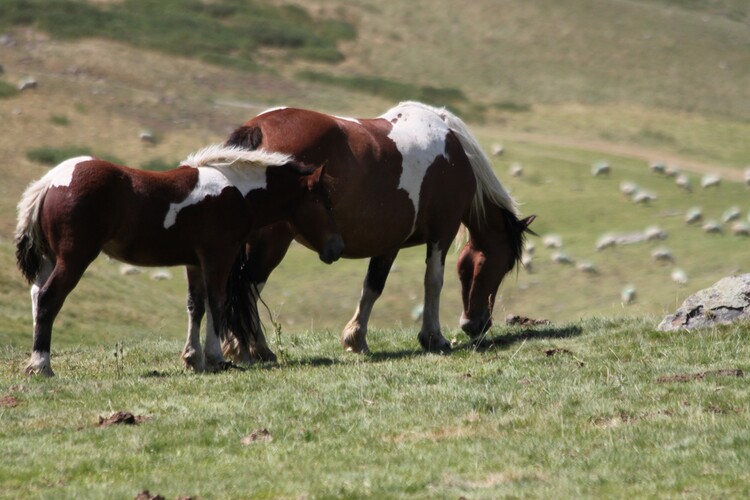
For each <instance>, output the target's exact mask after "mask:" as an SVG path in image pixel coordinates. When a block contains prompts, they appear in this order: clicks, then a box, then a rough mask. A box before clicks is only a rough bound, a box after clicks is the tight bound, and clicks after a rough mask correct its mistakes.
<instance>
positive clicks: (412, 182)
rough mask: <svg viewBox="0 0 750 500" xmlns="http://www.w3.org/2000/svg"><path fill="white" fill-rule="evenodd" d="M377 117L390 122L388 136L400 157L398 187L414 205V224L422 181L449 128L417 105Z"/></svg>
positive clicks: (442, 153) (442, 149)
mask: <svg viewBox="0 0 750 500" xmlns="http://www.w3.org/2000/svg"><path fill="white" fill-rule="evenodd" d="M381 118H384V119H386V120H388V121H390V122H391V123H392V124H393V128H392V129H391V132H390V133H389V134H388V138H390V139H391V140H392V141H393V142H394V143H395V144H396V148H397V149H398V151H399V153H401V156H402V158H403V159H402V170H401V179H400V180H399V184H398V187H399V189H403V190H404V191H406V193H407V194H408V195H409V199H410V200H411V201H412V203H413V204H414V221H415V223H416V218H417V211H418V210H419V193H420V191H421V189H422V181H423V180H424V177H425V175H426V174H427V169H429V168H430V165H432V164H433V163H434V162H435V160H436V159H437V158H438V157H440V156H445V138H446V136H447V135H448V132H450V130H449V129H448V126H447V125H446V124H445V123H444V122H443V120H441V119H440V117H439V116H438V115H437V114H436V113H435V112H433V111H430V110H428V109H424V108H420V107H412V106H408V105H407V106H396V107H395V108H393V109H391V110H389V111H388V112H387V113H386V114H384V115H383V116H381ZM394 121H395V123H394Z"/></svg>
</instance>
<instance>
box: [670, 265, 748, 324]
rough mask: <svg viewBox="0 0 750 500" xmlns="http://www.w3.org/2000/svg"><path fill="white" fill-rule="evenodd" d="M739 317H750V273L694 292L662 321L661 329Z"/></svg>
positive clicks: (734, 320)
mask: <svg viewBox="0 0 750 500" xmlns="http://www.w3.org/2000/svg"><path fill="white" fill-rule="evenodd" d="M737 321H750V274H743V275H739V276H729V277H727V278H723V279H721V280H719V281H718V282H716V283H715V284H714V285H713V286H711V287H709V288H706V289H704V290H701V291H699V292H697V293H695V294H693V295H691V296H690V297H688V298H687V299H685V302H683V303H682V305H681V306H680V308H679V309H678V310H677V311H676V312H675V313H674V314H670V315H668V316H666V317H665V318H664V319H663V320H662V322H661V323H659V326H658V329H659V330H660V331H662V332H669V331H675V330H683V329H685V330H692V329H695V328H710V327H712V326H715V325H720V324H728V323H734V322H737Z"/></svg>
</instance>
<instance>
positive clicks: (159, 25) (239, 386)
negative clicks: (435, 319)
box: [0, 0, 750, 498]
mask: <svg viewBox="0 0 750 500" xmlns="http://www.w3.org/2000/svg"><path fill="white" fill-rule="evenodd" d="M749 24H750V4H749V3H748V2H746V1H745V0H711V1H700V0H654V1H651V0H566V1H564V2H561V1H558V0H535V1H533V2H530V1H527V0H502V1H500V0H476V1H472V2H459V1H453V0H439V1H437V0H411V1H408V2H403V1H396V0H393V1H390V0H389V1H381V0H317V1H315V2H307V1H304V0H255V1H245V0H205V1H204V0H187V1H177V0H166V1H157V0H90V1H83V0H79V1H76V0H59V1H58V0H5V1H3V2H2V5H0V65H1V66H2V71H0V123H2V125H1V126H0V130H1V131H2V133H0V156H1V157H2V161H0V174H1V175H2V182H0V441H1V442H2V443H3V455H2V458H0V498H18V497H28V496H39V497H54V498H58V497H83V496H85V497H89V498H111V497H113V496H114V497H118V498H119V497H122V498H133V497H134V496H135V495H136V494H137V493H138V492H141V491H144V490H149V491H150V492H151V493H152V494H157V493H159V494H162V495H165V496H166V497H167V498H175V497H177V496H185V495H192V496H199V497H201V498H212V497H238V496H239V497H261V498H278V497H362V496H372V497H376V498H382V497H387V498H459V497H466V498H498V497H505V496H510V497H551V496H562V497H565V498H568V497H594V498H599V497H628V496H638V497H640V496H653V497H656V496H668V497H672V496H696V497H738V498H744V497H747V496H748V493H749V492H748V484H750V481H749V479H750V478H749V477H748V470H750V468H749V467H748V464H750V457H748V450H750V447H749V446H748V443H750V435H749V433H748V426H747V414H748V412H749V411H750V407H749V406H748V401H750V399H748V394H747V392H748V391H747V384H746V382H745V378H744V377H745V376H746V375H747V371H748V370H749V369H750V356H749V355H748V354H749V353H748V345H750V344H749V343H748V335H749V330H748V326H747V325H734V326H731V327H721V328H715V329H711V330H705V331H700V332H691V333H686V332H677V333H668V334H667V333H659V332H656V331H655V328H654V327H655V325H656V323H657V322H658V321H659V320H660V318H661V315H662V314H665V313H666V312H667V311H671V310H673V309H674V308H675V307H676V306H677V305H678V304H679V303H680V302H681V301H682V300H683V299H684V298H685V297H686V296H687V295H688V294H690V293H692V292H693V291H695V290H697V289H700V288H703V287H705V286H707V285H710V284H711V283H713V282H715V281H717V280H718V279H719V278H721V277H723V276H725V275H727V274H732V273H738V272H749V271H750V248H749V247H748V246H749V245H750V238H747V237H741V236H736V235H734V234H732V230H731V224H732V223H734V222H737V221H733V222H730V223H722V224H723V225H722V228H723V231H722V232H721V233H719V234H706V233H704V232H703V231H702V230H701V227H700V225H688V224H686V223H685V222H684V218H685V215H686V214H687V212H688V211H689V210H691V209H692V208H694V207H700V208H701V209H702V211H703V214H704V218H705V219H706V220H709V219H715V220H718V221H721V219H722V218H723V217H724V214H725V213H726V212H727V211H728V210H729V209H732V208H736V209H737V210H738V211H739V214H740V215H739V220H740V221H744V222H748V223H750V202H749V201H748V200H749V199H750V198H748V192H749V191H748V188H747V187H745V186H744V185H743V184H742V183H741V182H740V181H742V178H743V169H744V168H745V167H746V166H750V141H748V140H747V138H748V137H750V29H748V28H749ZM28 78H32V79H33V80H35V81H36V82H37V85H36V86H35V87H34V86H33V85H31V87H32V88H30V89H27V90H23V91H20V90H19V89H18V83H19V82H20V81H22V80H26V79H28ZM404 99H421V100H425V101H428V102H430V103H432V104H435V105H448V106H449V107H450V108H451V109H453V110H455V111H456V112H457V113H459V114H460V115H461V116H462V117H464V118H466V119H467V121H468V122H469V123H470V125H471V127H472V129H473V130H474V132H475V133H476V135H477V137H478V138H479V140H480V142H481V144H482V145H483V146H484V147H485V149H486V150H487V151H491V150H492V149H493V148H494V147H496V146H497V145H502V146H503V148H504V153H503V154H502V155H501V156H493V157H492V161H493V166H494V167H495V171H496V173H497V174H498V176H499V177H500V179H501V181H502V182H503V184H504V185H505V186H506V187H507V188H508V189H509V190H510V191H511V192H512V194H513V196H514V197H515V198H516V199H517V200H518V201H519V202H520V203H521V210H522V212H523V213H524V214H525V215H528V214H537V215H538V218H537V220H536V222H535V223H534V225H533V229H535V230H536V231H537V232H538V233H539V234H540V235H541V236H542V237H545V236H549V235H552V234H556V235H558V236H559V237H560V238H561V240H562V248H561V249H559V250H556V249H551V248H545V247H544V245H543V240H542V238H530V242H531V243H533V244H534V246H535V250H534V255H533V258H532V261H531V265H530V266H529V268H528V269H520V270H518V271H517V272H514V273H512V274H511V275H509V276H508V277H507V279H506V281H505V283H504V284H503V286H502V289H501V298H500V299H499V300H498V303H497V305H496V308H495V318H494V319H495V326H494V327H493V328H492V329H491V330H490V332H489V333H488V337H487V342H485V343H483V344H482V345H480V346H475V345H473V344H470V343H468V339H467V338H466V337H465V336H464V335H463V333H461V332H460V330H459V329H458V328H457V319H458V316H459V314H460V310H461V305H460V297H459V288H458V283H457V279H456V275H455V270H454V268H455V260H456V254H451V255H449V256H448V261H447V266H446V279H445V286H444V290H443V295H442V300H441V319H442V322H443V329H444V334H445V336H446V337H447V338H449V339H451V340H453V342H454V346H455V351H454V353H453V354H452V355H451V356H434V355H424V354H422V352H421V350H420V349H419V347H418V343H417V341H416V335H417V331H418V326H417V325H418V323H415V320H414V319H413V318H414V317H415V316H416V315H417V313H418V311H419V309H418V306H419V304H421V301H422V294H423V273H424V260H425V254H424V249H423V248H414V249H409V250H406V251H403V252H401V253H400V255H399V257H398V259H397V260H396V263H395V266H394V268H393V270H392V274H391V276H390V277H389V280H388V284H387V286H386V289H385V293H384V294H383V296H382V298H381V299H380V300H379V302H378V303H377V304H376V306H375V309H374V312H373V316H372V320H371V322H370V327H371V332H370V334H369V335H368V339H369V343H370V347H371V348H372V349H373V354H372V355H369V356H353V355H347V354H345V353H343V352H342V351H341V348H340V346H339V335H340V333H339V332H340V330H341V328H342V327H343V325H344V324H345V323H346V321H347V320H348V319H349V317H350V315H351V314H352V312H353V311H354V309H355V307H356V303H357V300H358V298H359V293H360V287H361V284H362V280H363V278H364V274H365V271H366V268H367V263H366V261H362V260H359V261H353V260H349V261H342V262H338V263H336V264H334V265H332V266H326V265H324V264H322V263H320V262H319V261H318V258H317V256H316V255H315V254H314V253H312V252H309V251H307V250H304V249H302V248H301V247H300V246H298V245H293V246H292V248H291V249H290V252H289V254H288V255H287V257H286V259H285V260H284V262H283V263H282V264H281V265H280V267H279V268H278V269H277V270H276V271H275V272H274V274H273V275H272V277H271V280H270V281H269V283H268V286H267V287H266V288H265V289H264V292H263V293H264V299H265V302H266V303H267V304H268V307H269V311H265V310H262V312H261V315H262V319H263V321H264V322H265V324H266V325H267V329H268V331H267V332H266V334H267V337H268V338H269V341H270V343H271V346H272V348H273V349H274V350H275V351H276V352H277V353H281V352H282V349H283V353H284V356H283V357H281V358H280V359H281V360H280V363H278V364H266V365H256V366H254V367H252V368H250V369H249V370H248V371H246V372H240V371H230V372H227V373H222V374H216V375H210V376H200V375H195V374H191V373H186V372H185V371H184V370H183V369H182V367H181V365H180V362H179V359H178V356H179V352H180V349H181V347H182V343H183V341H184V335H185V329H186V323H187V322H186V314H185V287H186V283H185V279H184V277H182V274H183V271H182V270H181V269H178V268H175V269H172V270H171V271H172V275H173V278H172V279H168V280H164V281H155V280H152V279H151V277H150V270H144V272H142V273H141V274H137V275H129V276H123V275H122V274H121V268H120V264H119V263H117V262H112V261H109V260H107V259H106V258H104V257H100V258H99V259H97V260H96V261H95V262H94V263H93V264H92V266H91V267H90V269H89V270H88V271H87V273H86V274H85V276H84V278H83V279H82V280H81V282H80V284H79V285H78V287H77V288H76V289H75V290H74V292H73V293H72V294H71V295H70V297H69V298H68V300H67V302H66V304H65V307H64V308H63V310H62V312H61V314H60V315H59V317H58V319H57V322H56V324H55V331H54V334H53V340H52V351H53V352H52V364H53V367H54V369H55V370H56V372H57V374H58V377H56V378H55V379H52V380H40V379H36V378H34V379H28V378H26V377H24V376H23V374H22V368H23V364H24V363H25V362H26V360H27V358H28V351H29V350H30V347H31V328H32V325H31V315H30V300H29V293H28V291H29V290H28V285H27V284H26V283H25V282H24V281H23V279H22V277H21V274H20V272H19V271H18V270H17V269H16V266H15V256H14V246H13V241H12V238H13V231H14V228H15V205H16V203H17V202H18V200H19V198H20V196H21V193H22V192H23V190H24V188H25V187H26V185H27V184H28V183H29V182H30V181H31V180H32V179H36V178H39V177H40V176H42V175H43V174H44V173H45V172H46V171H47V170H48V169H49V168H50V166H51V165H53V164H55V163H56V162H58V161H60V159H62V158H65V157H67V156H72V155H76V154H81V153H82V152H86V153H93V154H96V155H98V156H102V157H105V158H110V159H113V160H116V161H119V162H122V163H125V164H127V165H130V166H134V167H139V168H144V169H150V170H163V169H165V168H170V167H172V166H176V165H177V164H178V163H179V161H180V160H181V159H183V158H185V157H186V156H187V155H188V154H189V153H190V152H192V151H194V150H196V149H198V148H200V147H202V146H204V145H207V144H210V143H214V142H220V141H222V140H224V138H226V137H227V135H228V134H229V133H230V132H231V130H233V129H234V128H235V127H236V126H238V125H240V124H241V123H243V122H244V121H246V120H247V119H249V118H250V117H251V116H254V115H255V114H257V113H258V112H260V111H262V110H264V109H267V108H268V107H271V106H277V105H289V106H300V107H306V108H314V109H319V110H322V111H326V112H331V113H335V114H338V115H349V116H377V115H379V114H381V113H383V112H384V111H385V110H386V109H388V108H389V107H391V106H392V105H393V104H395V102H396V101H399V100H404ZM141 137H146V138H147V140H142V139H141ZM604 161H606V162H608V163H609V164H610V165H611V173H610V174H609V175H608V176H599V177H593V176H592V174H591V171H592V167H593V166H594V165H595V164H597V163H600V162H604ZM655 161H660V162H665V163H666V164H667V165H668V166H669V167H671V168H676V169H680V171H681V172H682V173H683V174H685V175H686V176H687V177H688V179H689V180H690V182H691V183H692V188H693V189H692V191H690V192H688V191H685V190H682V189H679V188H678V187H677V186H676V184H675V179H674V178H673V177H667V176H663V175H657V174H654V173H652V172H651V171H650V169H649V163H651V162H655ZM518 166H520V167H522V169H523V173H522V175H521V176H518V177H513V176H511V175H510V173H509V172H510V169H511V168H516V167H518ZM705 173H717V174H720V175H721V177H722V181H721V183H720V184H719V186H717V187H713V188H710V189H702V188H700V181H701V176H702V175H704V174H705ZM624 182H629V183H632V184H635V185H637V186H639V188H640V189H643V190H647V191H649V192H651V193H653V194H655V195H656V199H654V200H652V201H651V202H649V203H644V204H635V203H633V201H632V199H631V198H630V197H628V196H625V195H623V194H622V193H621V186H622V183H624ZM649 226H658V227H659V229H661V230H663V231H664V233H665V234H666V239H663V240H658V241H641V242H637V243H632V244H628V245H618V246H615V247H612V248H606V249H603V250H601V251H597V249H596V246H597V243H598V242H599V240H600V238H601V237H602V236H604V235H606V234H607V233H611V234H615V235H618V236H623V235H624V236H631V237H632V235H634V234H639V233H641V232H642V231H644V230H645V229H646V228H647V227H649ZM661 247H665V248H666V249H668V250H669V252H670V253H671V255H672V256H673V261H671V262H670V261H667V262H658V261H656V260H655V259H654V258H653V257H652V252H654V251H655V250H658V249H660V248H661ZM556 251H560V252H564V253H565V254H566V255H567V256H568V257H569V259H570V260H572V261H573V264H572V265H563V264H558V263H554V262H553V261H552V257H553V255H554V252H556ZM581 263H589V264H590V265H591V266H593V267H594V268H595V269H596V273H594V274H592V273H585V272H581V271H579V270H578V269H577V268H576V265H578V264H581ZM677 270H682V271H683V272H684V273H685V274H686V276H687V283H684V284H679V283H676V282H674V281H673V280H672V279H671V275H672V273H673V272H674V271H677ZM625 287H633V288H634V289H635V290H636V295H635V300H634V302H632V303H630V304H626V303H625V302H624V300H623V299H622V297H621V292H622V291H623V289H624V288H625ZM269 313H270V315H271V316H272V317H273V319H274V321H275V322H276V325H277V332H274V331H273V330H274V327H275V325H273V324H272V323H271V321H270V319H269ZM510 313H514V314H521V315H524V316H530V317H532V318H547V319H549V320H551V322H552V324H551V325H548V326H543V327H536V328H521V327H515V326H506V325H504V324H503V319H504V317H505V315H506V314H510ZM115 354H116V355H115ZM117 411H129V412H132V413H133V414H135V415H136V416H138V417H142V418H141V419H139V420H138V421H139V422H140V424H139V425H137V426H112V427H103V426H100V423H99V418H100V417H103V418H106V417H108V416H109V415H111V414H112V413H113V412H117Z"/></svg>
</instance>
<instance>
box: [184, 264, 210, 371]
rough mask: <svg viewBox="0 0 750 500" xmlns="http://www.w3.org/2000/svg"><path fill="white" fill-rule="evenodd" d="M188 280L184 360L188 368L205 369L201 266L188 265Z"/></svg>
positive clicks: (203, 293) (203, 294) (203, 296)
mask: <svg viewBox="0 0 750 500" xmlns="http://www.w3.org/2000/svg"><path fill="white" fill-rule="evenodd" d="M185 269H186V274H187V281H188V295H187V312H188V332H187V340H186V341H185V347H184V348H183V349H182V360H183V362H184V363H185V366H186V367H187V368H191V369H193V370H195V371H198V372H200V371H203V369H204V360H203V352H202V351H201V320H202V319H203V315H204V314H205V313H206V286H205V283H204V282H203V273H202V272H201V269H200V267H196V266H187V267H186V268H185Z"/></svg>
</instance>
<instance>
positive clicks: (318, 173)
mask: <svg viewBox="0 0 750 500" xmlns="http://www.w3.org/2000/svg"><path fill="white" fill-rule="evenodd" d="M323 175H325V165H321V166H320V167H317V168H315V170H313V171H312V173H310V174H309V175H307V176H305V181H306V183H307V189H308V190H310V191H312V190H313V189H315V186H317V185H318V184H319V183H320V180H321V179H322V178H323Z"/></svg>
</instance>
